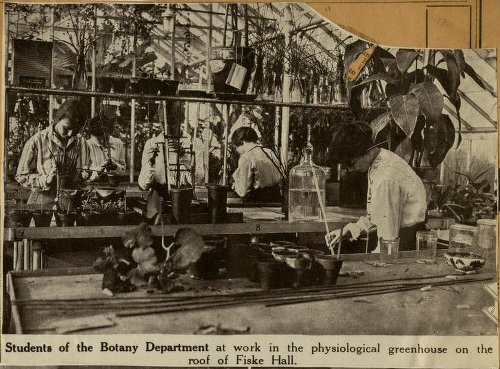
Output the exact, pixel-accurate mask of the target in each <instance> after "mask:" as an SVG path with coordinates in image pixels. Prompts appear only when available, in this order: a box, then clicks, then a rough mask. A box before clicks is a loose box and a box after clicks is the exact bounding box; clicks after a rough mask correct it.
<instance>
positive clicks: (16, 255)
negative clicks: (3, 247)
mask: <svg viewBox="0 0 500 369" xmlns="http://www.w3.org/2000/svg"><path fill="white" fill-rule="evenodd" d="M17 251H18V250H17V242H12V253H13V257H12V258H13V263H12V270H16V266H17V259H18V258H19V255H18V253H17Z"/></svg>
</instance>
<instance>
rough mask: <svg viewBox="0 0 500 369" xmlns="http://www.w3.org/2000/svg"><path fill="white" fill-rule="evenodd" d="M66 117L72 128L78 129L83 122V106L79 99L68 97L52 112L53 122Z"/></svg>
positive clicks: (84, 115)
mask: <svg viewBox="0 0 500 369" xmlns="http://www.w3.org/2000/svg"><path fill="white" fill-rule="evenodd" d="M64 118H67V119H68V120H69V122H70V124H71V126H72V127H73V128H75V129H76V130H78V131H79V130H80V129H81V128H82V127H83V125H84V124H85V119H86V114H85V107H84V105H83V103H82V102H81V101H80V100H79V99H68V100H66V101H65V102H63V103H62V105H61V106H60V107H59V109H57V111H56V112H55V114H54V122H56V123H57V122H59V121H60V120H62V119H64Z"/></svg>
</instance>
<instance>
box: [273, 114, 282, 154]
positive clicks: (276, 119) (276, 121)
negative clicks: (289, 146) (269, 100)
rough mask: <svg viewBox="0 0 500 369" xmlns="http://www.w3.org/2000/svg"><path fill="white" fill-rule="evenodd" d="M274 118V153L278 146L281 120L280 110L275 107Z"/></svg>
mask: <svg viewBox="0 0 500 369" xmlns="http://www.w3.org/2000/svg"><path fill="white" fill-rule="evenodd" d="M275 112H276V113H275V114H276V115H275V117H274V147H275V149H276V152H278V150H279V145H280V120H281V108H280V107H279V106H277V107H276V108H275Z"/></svg>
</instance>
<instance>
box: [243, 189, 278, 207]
mask: <svg viewBox="0 0 500 369" xmlns="http://www.w3.org/2000/svg"><path fill="white" fill-rule="evenodd" d="M243 201H244V202H245V203H246V204H248V203H266V202H281V189H280V187H279V186H272V187H263V188H257V189H254V190H251V191H250V192H249V193H248V194H247V195H246V196H245V197H244V198H243Z"/></svg>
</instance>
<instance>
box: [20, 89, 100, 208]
mask: <svg viewBox="0 0 500 369" xmlns="http://www.w3.org/2000/svg"><path fill="white" fill-rule="evenodd" d="M85 117H86V114H85V107H84V106H83V104H82V103H81V101H80V100H78V99H68V100H66V101H65V102H64V103H63V104H62V105H61V106H60V107H59V109H58V110H57V112H56V113H55V114H54V122H53V123H52V124H50V125H49V126H48V127H47V128H45V129H43V130H41V131H40V132H37V133H35V134H34V135H33V136H32V137H31V138H30V139H29V140H28V141H27V142H26V144H25V145H24V148H23V152H22V154H21V158H20V160H19V164H18V167H17V173H16V181H17V182H19V183H20V184H21V185H22V186H23V187H25V188H27V189H30V190H31V194H30V197H29V199H28V204H50V203H54V201H55V197H56V184H57V174H59V175H60V176H65V177H67V178H69V179H70V181H71V183H70V184H69V183H68V184H67V185H66V187H71V188H74V186H77V185H78V184H79V183H80V182H81V181H82V180H85V179H87V178H88V176H89V173H88V171H86V169H88V168H89V165H90V157H89V152H88V147H87V144H86V142H85V140H84V139H83V137H81V136H79V135H78V133H79V132H80V130H81V128H82V127H83V125H84V124H85ZM58 171H59V173H58Z"/></svg>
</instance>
